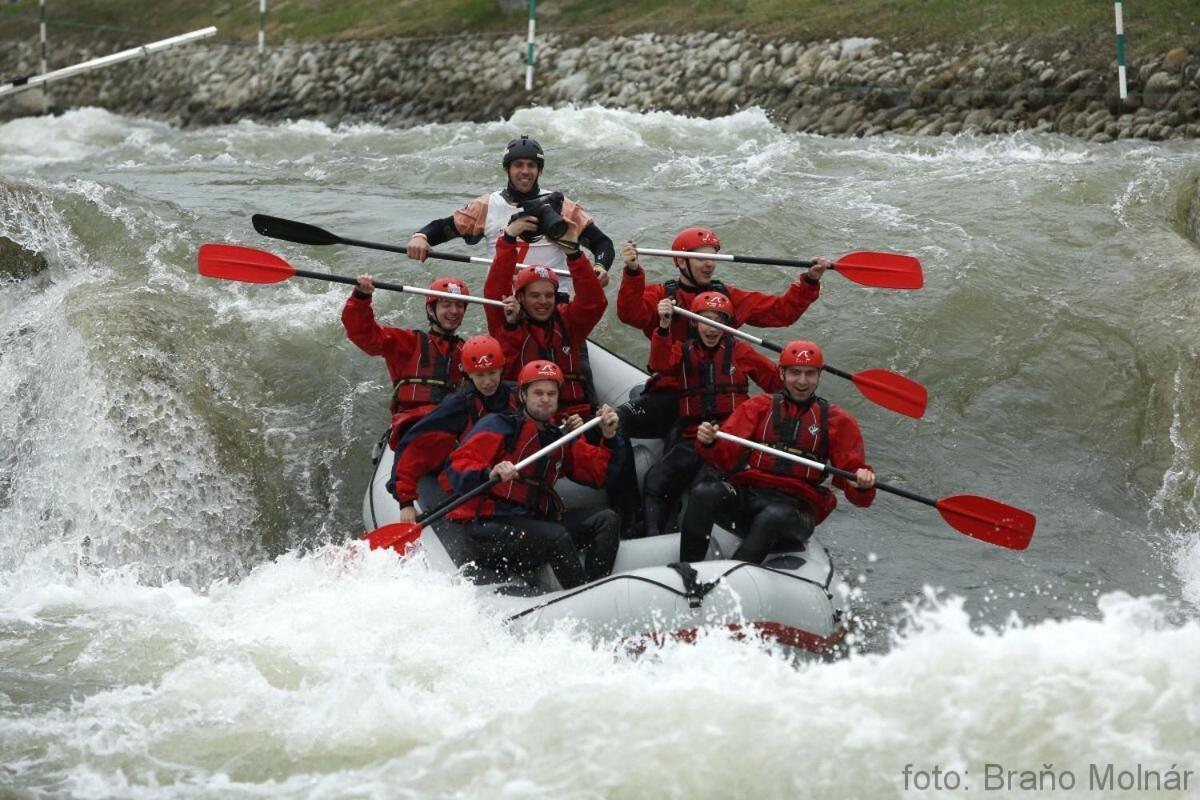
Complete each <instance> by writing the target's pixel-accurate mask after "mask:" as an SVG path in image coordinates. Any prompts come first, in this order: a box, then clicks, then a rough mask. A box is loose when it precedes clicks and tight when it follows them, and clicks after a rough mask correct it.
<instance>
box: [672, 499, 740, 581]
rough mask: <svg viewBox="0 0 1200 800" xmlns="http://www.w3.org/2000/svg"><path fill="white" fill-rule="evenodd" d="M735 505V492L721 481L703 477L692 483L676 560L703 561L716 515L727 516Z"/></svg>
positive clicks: (736, 502)
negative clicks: (702, 481)
mask: <svg viewBox="0 0 1200 800" xmlns="http://www.w3.org/2000/svg"><path fill="white" fill-rule="evenodd" d="M737 507H738V493H737V491H736V490H735V489H734V488H733V487H732V486H730V485H729V484H727V483H724V482H723V481H706V482H704V483H698V484H696V485H695V486H693V487H692V495H691V497H690V498H689V499H688V507H687V512H686V513H684V515H683V524H682V525H680V526H679V527H680V537H679V560H680V561H703V560H704V556H705V555H707V554H708V539H709V537H710V536H712V528H713V523H714V522H716V521H717V518H718V517H722V518H724V517H728V516H729V515H730V514H731V513H733V512H735V511H736V510H737Z"/></svg>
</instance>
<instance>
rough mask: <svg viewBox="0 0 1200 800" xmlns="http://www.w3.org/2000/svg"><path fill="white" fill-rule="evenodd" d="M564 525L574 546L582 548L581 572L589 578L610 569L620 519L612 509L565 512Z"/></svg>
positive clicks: (617, 541) (615, 549)
mask: <svg viewBox="0 0 1200 800" xmlns="http://www.w3.org/2000/svg"><path fill="white" fill-rule="evenodd" d="M563 525H565V526H566V528H567V530H568V531H569V532H570V534H571V539H572V541H573V542H574V543H575V546H576V547H578V548H580V549H582V550H584V551H585V555H584V573H585V574H586V576H587V579H588V580H589V581H594V580H596V579H597V578H603V577H604V576H605V575H608V574H609V573H611V572H612V568H613V564H614V563H615V562H616V560H617V548H618V547H619V546H620V544H621V520H620V517H618V515H617V512H616V511H613V510H612V509H611V508H602V509H599V510H596V509H593V508H588V509H579V510H577V511H568V512H567V513H566V515H565V516H564V517H563ZM559 583H562V581H561V580H560V581H559Z"/></svg>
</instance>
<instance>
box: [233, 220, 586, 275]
mask: <svg viewBox="0 0 1200 800" xmlns="http://www.w3.org/2000/svg"><path fill="white" fill-rule="evenodd" d="M250 222H251V223H252V224H253V225H254V230H256V231H258V232H259V233H261V234H262V235H263V236H270V237H271V238H272V239H283V240H284V241H285V242H295V243H296V244H315V245H325V244H345V245H350V246H351V247H366V248H369V249H371V250H384V251H386V252H388V253H407V252H408V250H407V248H405V247H401V246H400V245H395V244H381V243H379V242H365V241H363V240H362V239H346V238H344V237H341V236H336V235H334V234H332V233H330V232H329V231H327V230H325V229H324V228H318V227H317V226H316V225H309V224H308V223H307V222H295V221H293V220H290V219H281V218H280V217H272V216H268V215H267V214H255V215H254V216H252V217H250ZM429 257H430V258H440V259H441V260H443V261H458V262H460V263H463V264H491V263H492V260H491V259H490V258H483V257H481V256H464V255H459V254H458V253H442V252H439V251H437V250H430V251H429ZM527 266H529V265H528V264H517V267H518V268H520V267H527ZM554 272H556V273H558V274H559V275H570V274H571V273H570V272H568V271H567V270H565V269H556V270H554Z"/></svg>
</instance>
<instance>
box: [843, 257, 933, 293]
mask: <svg viewBox="0 0 1200 800" xmlns="http://www.w3.org/2000/svg"><path fill="white" fill-rule="evenodd" d="M833 268H834V269H836V270H837V271H838V272H840V273H842V274H843V275H845V276H846V277H847V278H849V279H850V280H852V281H854V282H855V283H861V284H862V285H863V286H878V287H880V288H883V289H920V288H921V287H922V286H924V285H925V277H924V275H922V274H921V262H920V261H918V260H917V259H915V258H913V257H912V256H904V255H900V254H899V253H872V252H869V251H865V250H864V251H860V252H857V253H847V254H846V255H844V256H842V257H841V258H839V259H838V260H837V261H836V262H835V263H834V265H833Z"/></svg>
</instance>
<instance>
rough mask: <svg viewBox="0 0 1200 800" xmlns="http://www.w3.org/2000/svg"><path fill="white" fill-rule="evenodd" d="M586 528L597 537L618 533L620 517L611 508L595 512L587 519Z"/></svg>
mask: <svg viewBox="0 0 1200 800" xmlns="http://www.w3.org/2000/svg"><path fill="white" fill-rule="evenodd" d="M588 527H590V528H591V529H592V530H593V531H595V532H596V533H597V535H601V534H607V533H612V534H616V533H619V532H620V530H621V515H620V514H618V513H617V512H616V511H614V510H613V509H611V508H605V509H602V510H600V511H597V512H596V513H595V514H593V515H592V516H591V518H589V519H588Z"/></svg>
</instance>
